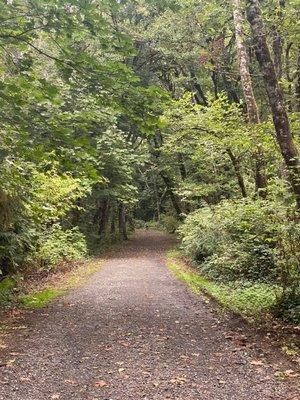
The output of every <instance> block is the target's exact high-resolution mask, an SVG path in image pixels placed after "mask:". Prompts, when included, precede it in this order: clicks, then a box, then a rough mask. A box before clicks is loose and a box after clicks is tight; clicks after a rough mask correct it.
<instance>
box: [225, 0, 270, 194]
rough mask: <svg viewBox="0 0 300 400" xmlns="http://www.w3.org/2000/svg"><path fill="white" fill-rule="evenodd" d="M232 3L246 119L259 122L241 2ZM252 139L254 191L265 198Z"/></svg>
mask: <svg viewBox="0 0 300 400" xmlns="http://www.w3.org/2000/svg"><path fill="white" fill-rule="evenodd" d="M232 4H233V20H234V27H235V40H236V47H237V56H238V62H239V69H240V75H241V83H242V88H243V93H244V97H245V102H246V107H247V115H248V121H249V123H250V124H253V125H255V124H259V123H260V118H259V112H258V107H257V104H256V100H255V96H254V92H253V86H252V79H251V75H250V69H249V57H248V53H247V49H246V46H245V44H244V32H243V22H244V18H243V14H242V9H241V2H240V0H232ZM254 129H255V127H254ZM254 139H255V140H256V141H257V143H256V150H255V154H254V155H255V186H256V193H258V195H259V196H260V197H262V198H265V197H266V186H267V178H266V173H265V166H264V165H265V163H264V156H263V151H262V146H261V143H260V140H259V138H257V137H255V138H254Z"/></svg>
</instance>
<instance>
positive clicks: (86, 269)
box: [0, 259, 102, 309]
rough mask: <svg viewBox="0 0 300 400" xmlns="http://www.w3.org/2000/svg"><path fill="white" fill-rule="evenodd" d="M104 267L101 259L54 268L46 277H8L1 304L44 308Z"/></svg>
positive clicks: (1, 289) (1, 285)
mask: <svg viewBox="0 0 300 400" xmlns="http://www.w3.org/2000/svg"><path fill="white" fill-rule="evenodd" d="M101 266H102V261H101V259H95V260H94V261H88V262H81V263H73V264H70V265H69V266H65V268H64V269H57V270H51V271H49V272H48V274H46V275H45V276H44V277H43V279H41V276H39V277H36V276H35V275H32V276H29V277H27V278H23V279H21V280H20V279H14V278H13V277H12V278H6V279H5V280H4V281H2V282H1V283H0V306H1V305H2V306H5V305H8V306H9V305H10V304H12V305H21V306H24V307H25V308H32V309H34V308H42V307H44V306H45V305H47V304H48V303H50V302H51V301H53V300H54V299H56V298H57V297H59V296H62V295H63V294H65V293H67V292H68V291H69V290H70V289H72V288H75V287H78V286H80V285H81V284H83V283H84V282H85V281H86V279H87V278H88V277H89V276H90V275H92V274H93V273H95V272H97V271H98V270H99V269H100V268H101ZM4 282H6V283H5V284H4Z"/></svg>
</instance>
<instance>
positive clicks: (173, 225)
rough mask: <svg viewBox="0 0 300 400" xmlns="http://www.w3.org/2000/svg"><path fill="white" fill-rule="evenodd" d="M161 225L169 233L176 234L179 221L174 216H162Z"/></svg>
mask: <svg viewBox="0 0 300 400" xmlns="http://www.w3.org/2000/svg"><path fill="white" fill-rule="evenodd" d="M159 225H161V226H162V227H163V228H164V229H165V230H166V231H167V232H169V233H175V232H176V230H177V228H178V226H179V221H178V219H177V218H176V217H175V216H173V215H170V214H162V215H161V216H160V221H159Z"/></svg>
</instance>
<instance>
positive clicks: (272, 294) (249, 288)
mask: <svg viewBox="0 0 300 400" xmlns="http://www.w3.org/2000/svg"><path fill="white" fill-rule="evenodd" d="M167 264H168V267H169V268H170V269H171V270H172V271H173V272H174V274H175V275H176V276H177V278H178V279H180V280H181V281H183V282H185V283H186V284H187V285H188V286H189V287H190V289H191V290H192V291H194V292H196V293H200V292H204V293H207V294H208V295H210V296H212V297H213V298H214V299H216V300H217V301H218V303H219V304H220V305H222V306H223V307H225V308H228V309H230V310H232V311H233V312H235V313H237V314H239V315H241V316H243V317H244V318H245V319H247V320H248V321H251V322H253V321H257V320H259V319H260V318H261V316H262V315H263V314H264V313H266V312H268V311H269V310H270V308H272V307H274V306H275V304H276V301H277V296H278V294H279V292H280V288H279V287H277V286H275V285H269V284H265V283H256V284H253V283H251V282H242V281H236V282H234V283H233V282H232V283H227V284H225V283H221V282H215V281H212V280H210V279H208V278H206V277H204V276H203V275H200V274H199V273H197V272H194V271H193V270H192V269H191V268H188V267H187V266H186V265H185V264H184V263H183V262H182V261H180V255H179V253H175V254H174V252H169V254H168V261H167Z"/></svg>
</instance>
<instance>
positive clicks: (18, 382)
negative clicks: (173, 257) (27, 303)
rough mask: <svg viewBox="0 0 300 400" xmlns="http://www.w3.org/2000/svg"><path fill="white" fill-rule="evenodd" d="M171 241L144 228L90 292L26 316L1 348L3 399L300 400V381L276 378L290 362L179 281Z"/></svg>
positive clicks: (96, 278) (99, 275)
mask: <svg viewBox="0 0 300 400" xmlns="http://www.w3.org/2000/svg"><path fill="white" fill-rule="evenodd" d="M170 245H171V242H170V239H169V238H168V237H167V236H166V235H164V234H162V233H157V232H152V231H148V232H139V233H138V235H137V236H136V237H135V238H134V239H132V240H131V241H130V242H129V243H127V244H126V245H124V246H123V247H122V249H120V250H118V251H117V252H116V253H115V254H114V255H113V257H110V258H109V259H108V260H107V261H106V263H105V265H104V267H103V268H102V269H101V271H99V272H98V273H97V274H95V275H94V276H92V277H91V278H90V280H89V281H88V282H87V283H86V284H85V285H84V286H83V287H81V288H79V289H77V290H74V291H73V292H72V293H70V294H69V295H67V296H65V297H63V298H62V299H60V300H58V301H56V302H54V303H53V304H52V305H51V306H49V307H47V308H45V309H43V310H38V311H34V312H32V313H29V314H27V315H26V316H25V319H24V321H22V324H24V325H25V326H26V327H27V328H26V329H21V328H22V327H20V326H19V329H15V330H14V332H13V335H11V337H13V338H14V342H11V343H10V344H9V349H6V350H1V349H0V351H2V352H3V351H5V352H6V354H2V356H1V357H0V359H1V360H2V362H3V360H4V359H5V360H6V361H7V360H9V359H11V362H8V365H6V364H5V363H4V364H2V366H0V384H1V386H0V399H1V400H44V399H49V400H51V399H60V400H77V399H78V400H79V399H86V400H100V399H101V400H129V399H133V400H139V399H144V400H145V399H148V400H155V399H161V400H163V399H172V400H198V399H199V400H200V399H203V400H227V399H228V400H229V399H230V400H235V399H236V400H243V399H247V400H249V399H253V400H260V399H261V400H267V399H273V400H274V399H276V400H279V399H282V400H288V399H293V400H294V399H295V400H296V399H299V398H300V393H299V392H297V389H296V387H295V380H293V381H289V380H286V381H280V380H278V379H276V378H275V377H274V372H275V371H276V370H283V371H284V370H288V369H290V368H291V366H290V365H289V363H288V362H287V361H286V360H285V359H284V358H283V357H281V356H280V355H279V354H278V353H277V352H276V351H275V350H274V349H273V348H272V347H271V346H269V345H268V343H266V341H264V340H262V338H261V337H260V336H258V335H257V336H254V339H253V337H252V338H248V339H247V338H245V337H244V336H243V333H244V332H243V330H242V328H241V327H240V322H238V321H237V320H236V319H235V318H231V317H226V316H225V315H220V313H219V312H218V311H217V310H216V309H215V308H214V307H212V306H211V305H210V304H207V300H205V299H204V298H202V297H201V296H194V295H193V294H190V293H189V292H188V290H187V288H186V286H185V285H184V284H182V283H180V282H178V281H177V280H176V279H175V278H174V277H173V276H172V275H171V273H170V272H169V271H168V270H167V268H166V267H165V265H164V260H163V255H164V252H165V250H166V249H167V248H168V247H169V246H170ZM19 325H20V322H19ZM13 360H14V361H13ZM297 393H298V396H297Z"/></svg>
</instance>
